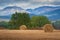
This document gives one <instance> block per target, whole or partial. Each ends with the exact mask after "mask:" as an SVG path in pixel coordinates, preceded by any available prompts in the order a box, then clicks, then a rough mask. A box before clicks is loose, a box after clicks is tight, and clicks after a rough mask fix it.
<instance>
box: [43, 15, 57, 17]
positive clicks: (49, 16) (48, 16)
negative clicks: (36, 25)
mask: <svg viewBox="0 0 60 40" xmlns="http://www.w3.org/2000/svg"><path fill="white" fill-rule="evenodd" d="M56 15H57V14H51V15H47V14H46V15H44V16H47V17H51V16H56Z"/></svg>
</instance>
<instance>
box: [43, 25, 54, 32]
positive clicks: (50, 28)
mask: <svg viewBox="0 0 60 40" xmlns="http://www.w3.org/2000/svg"><path fill="white" fill-rule="evenodd" d="M43 29H44V31H45V32H53V26H52V25H51V24H46V25H44V28H43Z"/></svg>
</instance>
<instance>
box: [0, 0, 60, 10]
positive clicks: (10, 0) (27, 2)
mask: <svg viewBox="0 0 60 40" xmlns="http://www.w3.org/2000/svg"><path fill="white" fill-rule="evenodd" d="M47 5H48V6H60V0H0V9H3V8H4V7H7V6H19V7H22V8H24V9H28V8H32V9H34V8H37V7H40V6H47Z"/></svg>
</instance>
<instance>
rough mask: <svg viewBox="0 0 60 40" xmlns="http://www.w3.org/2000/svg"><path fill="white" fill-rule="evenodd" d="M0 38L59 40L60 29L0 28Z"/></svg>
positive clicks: (13, 39)
mask: <svg viewBox="0 0 60 40" xmlns="http://www.w3.org/2000/svg"><path fill="white" fill-rule="evenodd" d="M0 40H60V30H54V31H53V32H44V31H43V30H0Z"/></svg>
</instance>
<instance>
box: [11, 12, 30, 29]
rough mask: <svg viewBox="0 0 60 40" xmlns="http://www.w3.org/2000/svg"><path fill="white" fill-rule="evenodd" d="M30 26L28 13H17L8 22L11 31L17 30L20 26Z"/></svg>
mask: <svg viewBox="0 0 60 40" xmlns="http://www.w3.org/2000/svg"><path fill="white" fill-rule="evenodd" d="M29 24H30V16H29V14H28V13H18V12H15V14H13V15H12V17H11V20H10V25H11V26H12V27H11V28H12V29H18V28H19V26H21V25H26V26H29Z"/></svg>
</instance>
